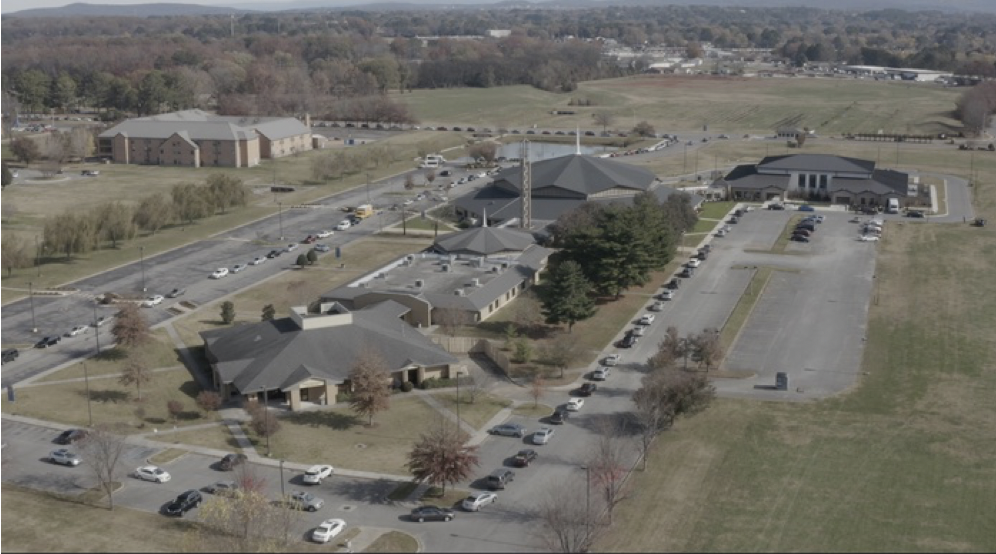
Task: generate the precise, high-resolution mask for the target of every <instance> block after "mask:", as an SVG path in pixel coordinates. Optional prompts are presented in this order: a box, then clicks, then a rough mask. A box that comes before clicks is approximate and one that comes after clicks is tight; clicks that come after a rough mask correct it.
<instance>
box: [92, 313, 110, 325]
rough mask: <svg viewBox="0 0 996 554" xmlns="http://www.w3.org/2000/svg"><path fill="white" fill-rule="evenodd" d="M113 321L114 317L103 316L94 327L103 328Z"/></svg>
mask: <svg viewBox="0 0 996 554" xmlns="http://www.w3.org/2000/svg"><path fill="white" fill-rule="evenodd" d="M112 319H114V316H113V315H102V316H100V317H98V318H97V321H94V322H93V326H94V327H101V326H103V325H104V324H105V323H107V322H109V321H110V320H112Z"/></svg>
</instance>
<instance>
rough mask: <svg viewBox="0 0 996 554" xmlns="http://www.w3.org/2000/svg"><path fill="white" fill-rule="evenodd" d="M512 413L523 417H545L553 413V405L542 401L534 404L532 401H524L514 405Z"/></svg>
mask: <svg viewBox="0 0 996 554" xmlns="http://www.w3.org/2000/svg"><path fill="white" fill-rule="evenodd" d="M512 413H513V414H515V415H518V416H525V417H546V416H548V415H550V414H552V413H553V407H551V406H550V405H549V404H544V403H542V402H540V403H538V404H534V403H533V402H526V403H525V404H521V405H519V406H516V407H515V409H514V410H512Z"/></svg>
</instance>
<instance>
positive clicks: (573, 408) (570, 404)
mask: <svg viewBox="0 0 996 554" xmlns="http://www.w3.org/2000/svg"><path fill="white" fill-rule="evenodd" d="M581 406H584V398H572V399H570V400H568V401H567V411H569V412H577V411H579V410H580V409H581Z"/></svg>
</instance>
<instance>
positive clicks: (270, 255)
mask: <svg viewBox="0 0 996 554" xmlns="http://www.w3.org/2000/svg"><path fill="white" fill-rule="evenodd" d="M283 253H284V252H283V250H270V252H269V253H267V254H266V257H267V258H271V259H272V258H276V257H277V256H279V255H281V254H283Z"/></svg>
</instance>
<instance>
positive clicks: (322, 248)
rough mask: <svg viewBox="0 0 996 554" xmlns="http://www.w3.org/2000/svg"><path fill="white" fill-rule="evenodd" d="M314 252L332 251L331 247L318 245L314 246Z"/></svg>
mask: <svg viewBox="0 0 996 554" xmlns="http://www.w3.org/2000/svg"><path fill="white" fill-rule="evenodd" d="M314 250H315V252H328V251H330V250H332V247H331V246H329V245H327V244H322V243H318V244H316V245H315V246H314Z"/></svg>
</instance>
